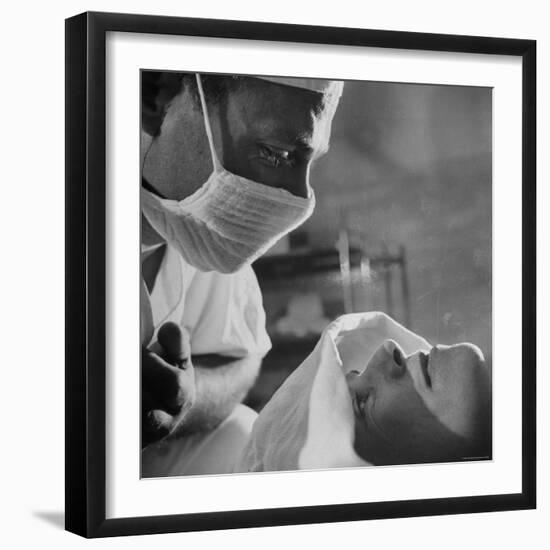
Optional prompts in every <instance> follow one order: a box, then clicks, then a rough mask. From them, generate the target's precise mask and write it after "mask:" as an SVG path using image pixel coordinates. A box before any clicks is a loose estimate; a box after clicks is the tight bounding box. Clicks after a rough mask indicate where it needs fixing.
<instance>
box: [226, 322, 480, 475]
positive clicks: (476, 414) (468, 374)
mask: <svg viewBox="0 0 550 550" xmlns="http://www.w3.org/2000/svg"><path fill="white" fill-rule="evenodd" d="M490 456H491V384H490V376H489V373H488V370H487V367H486V364H485V361H484V359H483V355H482V353H481V351H480V350H479V349H478V348H477V347H475V346H473V345H471V344H457V345H453V346H431V345H430V344H429V343H428V342H427V341H426V340H424V339H423V338H421V337H420V336H418V335H416V334H414V333H412V332H410V331H408V330H407V329H405V328H404V327H402V326H401V325H399V324H398V323H397V322H395V321H394V320H393V319H391V318H390V317H388V316H387V315H385V314H383V313H378V312H374V313H363V314H352V315H345V316H343V317H341V318H339V319H337V320H336V321H335V322H334V323H332V324H331V325H330V326H329V327H328V328H327V329H326V330H325V332H324V333H323V335H322V337H321V339H320V341H319V343H318V345H317V346H316V348H315V350H314V351H313V352H312V354H311V355H310V356H309V357H308V358H307V359H306V360H305V361H304V362H303V363H302V365H300V367H299V368H298V369H296V371H295V372H294V373H293V374H292V375H291V376H290V377H289V378H288V379H287V380H286V381H285V383H284V384H283V386H281V388H280V389H279V390H278V391H277V392H276V394H275V395H274V396H273V398H272V399H271V400H270V402H269V403H268V404H267V405H266V407H265V408H264V410H263V411H262V413H261V414H260V416H259V417H258V419H257V420H256V423H255V425H254V428H253V432H252V436H251V438H250V440H249V442H248V445H247V447H246V448H245V450H244V453H243V455H242V459H241V461H240V463H239V464H238V467H237V469H236V471H240V472H242V471H268V470H295V469H316V468H342V467H350V466H366V465H389V464H413V463H425V462H446V461H459V460H472V459H483V458H490Z"/></svg>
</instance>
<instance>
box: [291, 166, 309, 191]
mask: <svg viewBox="0 0 550 550" xmlns="http://www.w3.org/2000/svg"><path fill="white" fill-rule="evenodd" d="M285 187H286V190H287V191H289V192H290V193H292V194H293V195H296V196H297V197H301V198H303V199H305V198H307V197H308V195H309V193H310V188H309V165H308V166H306V167H304V168H302V169H299V170H295V171H294V174H293V175H292V177H291V178H290V180H289V182H288V184H287V185H286V186H285Z"/></svg>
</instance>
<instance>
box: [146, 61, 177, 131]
mask: <svg viewBox="0 0 550 550" xmlns="http://www.w3.org/2000/svg"><path fill="white" fill-rule="evenodd" d="M182 76H183V75H182V74H181V73H174V72H161V71H142V72H141V129H142V130H143V131H144V132H145V133H147V134H148V135H150V136H151V137H155V136H157V135H158V134H160V128H161V126H162V121H163V119H164V114H165V113H166V109H167V108H168V105H169V104H170V102H171V101H172V99H173V98H174V97H175V96H176V95H177V94H178V93H179V91H180V90H181V86H182Z"/></svg>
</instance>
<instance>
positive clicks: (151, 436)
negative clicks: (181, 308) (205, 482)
mask: <svg viewBox="0 0 550 550" xmlns="http://www.w3.org/2000/svg"><path fill="white" fill-rule="evenodd" d="M158 341H159V344H160V345H161V347H162V350H163V351H162V352H161V353H160V354H156V353H153V352H152V351H150V350H148V349H146V348H142V350H141V410H142V418H141V446H142V448H143V447H146V446H147V445H149V444H151V443H153V442H155V441H157V440H159V439H162V438H163V437H165V436H167V435H169V434H170V433H171V432H173V431H174V430H175V429H176V428H177V426H178V425H179V424H180V422H181V421H182V420H183V418H184V417H185V416H186V414H187V413H188V412H189V410H190V409H191V407H192V406H193V403H194V402H195V393H196V391H195V369H194V367H193V365H192V363H191V350H190V346H189V338H188V336H187V334H186V333H184V332H183V331H182V330H181V328H180V327H179V326H178V325H176V324H175V323H171V322H168V323H165V324H164V325H163V326H162V327H161V328H160V330H159V332H158Z"/></svg>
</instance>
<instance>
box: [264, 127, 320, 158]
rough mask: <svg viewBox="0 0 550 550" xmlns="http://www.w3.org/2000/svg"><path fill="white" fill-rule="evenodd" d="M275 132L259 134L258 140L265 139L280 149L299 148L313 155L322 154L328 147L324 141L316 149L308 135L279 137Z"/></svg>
mask: <svg viewBox="0 0 550 550" xmlns="http://www.w3.org/2000/svg"><path fill="white" fill-rule="evenodd" d="M274 134H276V132H274V133H273V134H271V133H270V134H269V135H265V136H264V137H261V136H260V140H263V141H266V142H267V143H269V144H271V145H273V146H274V147H279V148H280V149H290V150H299V151H301V152H303V153H306V154H314V153H315V156H321V155H324V154H325V153H326V152H327V151H328V149H329V145H328V143H326V142H324V143H323V144H322V145H321V147H320V148H319V149H318V150H316V149H315V148H314V147H313V146H312V145H313V140H312V139H311V137H310V136H306V135H303V134H302V135H298V136H295V137H289V138H288V139H281V138H280V137H279V136H277V137H276V136H275V135H274Z"/></svg>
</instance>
